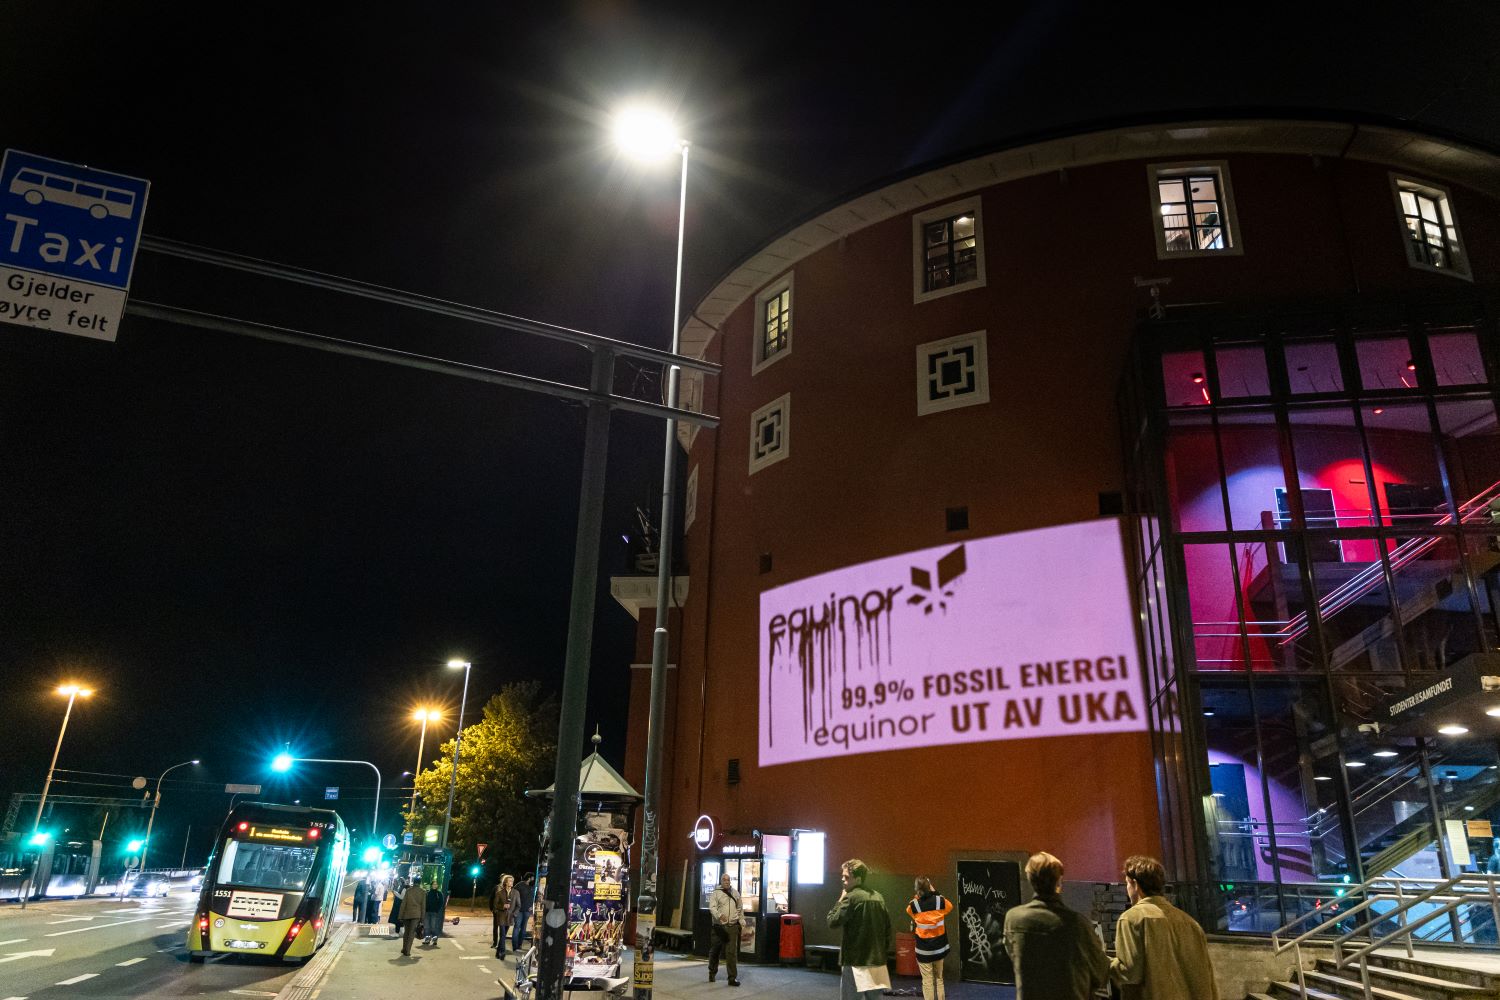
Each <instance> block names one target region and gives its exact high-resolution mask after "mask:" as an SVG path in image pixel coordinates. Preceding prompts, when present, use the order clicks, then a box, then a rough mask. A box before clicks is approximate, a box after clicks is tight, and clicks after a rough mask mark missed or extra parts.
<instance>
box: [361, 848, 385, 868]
mask: <svg viewBox="0 0 1500 1000" xmlns="http://www.w3.org/2000/svg"><path fill="white" fill-rule="evenodd" d="M380 857H381V855H380V848H378V847H366V848H365V853H364V859H365V864H367V865H373V864H378V863H379V862H380Z"/></svg>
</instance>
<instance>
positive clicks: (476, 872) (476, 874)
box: [469, 865, 479, 878]
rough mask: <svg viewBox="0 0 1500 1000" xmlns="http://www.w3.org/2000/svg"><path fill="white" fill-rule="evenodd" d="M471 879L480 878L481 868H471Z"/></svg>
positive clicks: (474, 866) (475, 866)
mask: <svg viewBox="0 0 1500 1000" xmlns="http://www.w3.org/2000/svg"><path fill="white" fill-rule="evenodd" d="M469 877H470V878H478V877H479V866H478V865H471V866H469Z"/></svg>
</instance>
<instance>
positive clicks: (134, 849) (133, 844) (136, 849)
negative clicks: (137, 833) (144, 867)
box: [125, 840, 146, 854]
mask: <svg viewBox="0 0 1500 1000" xmlns="http://www.w3.org/2000/svg"><path fill="white" fill-rule="evenodd" d="M145 846H146V842H145V841H144V840H132V841H130V843H128V844H126V845H125V853H126V854H139V853H141V848H143V847H145Z"/></svg>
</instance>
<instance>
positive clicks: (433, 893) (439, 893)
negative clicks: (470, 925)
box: [422, 881, 448, 945]
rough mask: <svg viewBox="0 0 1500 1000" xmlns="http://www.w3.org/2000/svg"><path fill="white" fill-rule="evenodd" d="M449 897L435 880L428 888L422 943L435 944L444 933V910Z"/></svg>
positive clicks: (423, 917)
mask: <svg viewBox="0 0 1500 1000" xmlns="http://www.w3.org/2000/svg"><path fill="white" fill-rule="evenodd" d="M447 904H448V897H447V896H445V895H443V890H441V889H439V888H438V885H437V882H436V881H434V882H433V883H432V885H431V886H429V887H428V889H427V898H426V906H425V907H423V910H424V912H423V914H422V944H424V945H435V944H437V942H438V938H439V937H441V936H442V934H443V911H444V910H445V909H447Z"/></svg>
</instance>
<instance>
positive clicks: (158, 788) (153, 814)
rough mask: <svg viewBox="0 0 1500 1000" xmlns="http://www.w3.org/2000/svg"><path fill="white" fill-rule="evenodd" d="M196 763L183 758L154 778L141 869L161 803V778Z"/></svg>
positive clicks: (196, 763)
mask: <svg viewBox="0 0 1500 1000" xmlns="http://www.w3.org/2000/svg"><path fill="white" fill-rule="evenodd" d="M198 763H199V762H198V761H196V760H185V761H183V762H182V763H181V764H173V765H172V766H171V767H169V768H167V769H166V770H165V771H163V772H162V773H161V777H159V778H157V779H156V797H155V798H153V799H152V800H151V818H150V819H148V820H146V839H145V840H143V841H142V842H141V871H145V870H146V855H148V854H150V853H151V827H152V826H154V825H155V823H156V809H157V807H158V806H160V805H161V781H162V778H165V777H166V776H167V775H169V774H171V773H172V772H173V771H175V770H177V769H178V768H179V767H187V766H188V765H190V764H191V765H193V766H195V767H196V766H197V765H198ZM183 853H184V854H186V853H187V850H186V848H184V849H183Z"/></svg>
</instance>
